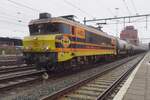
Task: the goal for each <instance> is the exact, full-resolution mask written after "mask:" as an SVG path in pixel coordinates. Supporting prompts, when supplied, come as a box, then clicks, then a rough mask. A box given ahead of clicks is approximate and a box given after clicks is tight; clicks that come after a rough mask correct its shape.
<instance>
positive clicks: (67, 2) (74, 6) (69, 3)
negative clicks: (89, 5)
mask: <svg viewBox="0 0 150 100" xmlns="http://www.w3.org/2000/svg"><path fill="white" fill-rule="evenodd" d="M64 2H65V3H66V4H68V5H70V6H72V7H73V8H75V9H77V10H79V11H80V12H82V13H84V14H86V15H88V16H90V17H92V18H94V16H92V15H91V14H89V13H88V12H86V11H84V10H82V9H81V8H79V7H77V6H76V5H75V4H73V3H71V2H69V1H67V0H64Z"/></svg>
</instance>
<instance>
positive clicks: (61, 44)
mask: <svg viewBox="0 0 150 100" xmlns="http://www.w3.org/2000/svg"><path fill="white" fill-rule="evenodd" d="M29 29H30V34H31V36H28V37H25V38H24V40H23V46H24V55H25V57H26V58H27V59H28V60H29V58H30V60H32V61H34V62H44V61H47V62H50V63H57V62H62V61H67V60H70V59H72V58H74V57H81V56H93V55H115V54H116V41H115V38H113V37H110V36H107V35H106V34H105V33H103V32H101V31H98V30H96V29H93V28H90V27H85V26H84V25H81V24H80V23H77V22H73V21H70V20H67V19H64V18H59V17H58V18H50V19H44V20H40V19H38V20H33V21H31V22H30V24H29Z"/></svg>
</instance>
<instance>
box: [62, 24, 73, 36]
mask: <svg viewBox="0 0 150 100" xmlns="http://www.w3.org/2000/svg"><path fill="white" fill-rule="evenodd" d="M59 32H60V33H64V34H72V27H71V26H70V25H67V24H63V23H62V24H60V25H59Z"/></svg>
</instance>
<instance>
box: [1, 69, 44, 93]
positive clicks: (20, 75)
mask: <svg viewBox="0 0 150 100" xmlns="http://www.w3.org/2000/svg"><path fill="white" fill-rule="evenodd" d="M44 72H45V71H44V70H41V71H37V70H35V69H32V70H25V71H20V72H13V73H7V74H2V75H0V90H8V89H11V88H14V87H16V86H21V85H24V84H26V83H27V84H29V83H30V82H33V81H36V80H38V79H40V77H39V76H41V74H42V73H44Z"/></svg>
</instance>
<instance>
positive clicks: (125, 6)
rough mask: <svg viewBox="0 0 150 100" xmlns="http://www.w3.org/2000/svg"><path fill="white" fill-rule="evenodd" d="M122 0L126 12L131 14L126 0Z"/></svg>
mask: <svg viewBox="0 0 150 100" xmlns="http://www.w3.org/2000/svg"><path fill="white" fill-rule="evenodd" d="M122 1H123V3H124V5H125V7H126V9H127V11H128V14H129V15H131V11H130V9H129V7H128V5H127V3H126V1H125V0H122Z"/></svg>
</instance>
